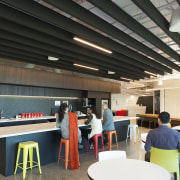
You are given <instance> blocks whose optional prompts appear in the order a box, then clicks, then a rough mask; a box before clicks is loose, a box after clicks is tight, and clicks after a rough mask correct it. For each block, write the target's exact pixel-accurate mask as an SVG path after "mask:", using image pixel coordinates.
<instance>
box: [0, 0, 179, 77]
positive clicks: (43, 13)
mask: <svg viewBox="0 0 180 180" xmlns="http://www.w3.org/2000/svg"><path fill="white" fill-rule="evenodd" d="M42 2H43V3H44V2H46V5H47V3H48V5H52V6H53V7H55V8H56V10H57V9H59V10H60V12H65V13H67V14H69V15H70V16H72V17H73V18H71V19H70V18H68V17H67V16H63V15H62V14H60V13H58V12H56V11H55V10H54V9H53V8H50V6H49V7H47V6H44V5H43V4H40V3H38V2H37V1H33V0H1V2H0V57H1V58H6V59H11V60H16V61H23V62H27V63H33V64H38V65H44V66H48V67H53V68H60V69H65V70H70V71H74V72H79V73H84V74H89V75H95V76H98V77H105V78H110V79H115V80H121V79H120V77H126V78H130V79H134V80H138V79H141V78H144V77H149V76H148V75H147V74H145V73H144V71H150V72H152V73H155V74H160V75H163V74H164V73H165V72H168V73H172V69H175V70H177V71H180V67H179V66H178V65H177V64H175V63H174V62H172V61H170V60H169V59H167V58H165V57H164V56H162V55H160V54H158V53H157V52H155V51H154V50H152V49H151V48H149V47H147V46H146V45H144V44H142V43H141V42H139V41H137V40H136V39H134V38H132V37H131V36H129V35H128V34H126V33H125V32H123V31H121V30H120V29H118V28H116V27H115V26H113V25H112V24H110V23H108V22H107V21H105V20H103V19H101V18H100V17H98V16H96V15H95V14H93V13H92V12H90V11H88V10H87V9H85V8H83V7H82V6H80V5H79V4H78V3H76V2H74V1H71V0H53V1H52V0H43V1H41V3H42ZM88 2H89V3H91V4H93V5H94V6H95V7H97V8H99V9H100V10H102V11H104V12H105V13H106V14H108V15H109V16H111V17H112V18H114V19H116V21H118V22H120V23H121V24H123V25H125V26H126V27H127V28H129V29H130V30H132V31H133V32H135V33H136V34H138V35H139V36H141V37H142V38H144V39H145V40H146V41H148V42H150V43H151V44H153V45H154V46H156V47H157V48H159V49H160V50H162V51H163V52H165V53H166V54H168V55H169V56H170V57H172V58H173V59H174V60H176V61H177V62H180V56H179V54H178V53H177V52H175V51H174V50H173V49H171V48H170V47H169V46H168V45H166V44H165V43H164V42H163V41H162V40H161V39H159V38H158V37H157V36H155V35H154V34H153V33H151V32H150V31H149V30H148V29H146V28H145V27H144V26H142V25H141V24H140V23H138V22H137V21H136V20H135V19H133V18H132V17H131V16H130V15H128V14H127V13H126V12H125V11H123V9H121V8H120V7H118V6H117V5H116V4H114V3H113V2H112V1H110V0H103V1H97V0H88ZM132 2H133V3H134V4H136V5H137V6H138V7H139V8H140V9H141V10H142V11H143V12H144V13H145V14H146V15H147V16H149V17H150V18H151V19H152V20H153V21H154V22H155V23H156V24H157V25H158V26H159V27H161V29H163V31H164V32H166V33H167V35H168V36H169V37H171V38H172V39H173V40H174V41H175V42H176V43H177V44H178V45H179V44H180V35H179V34H178V33H171V32H169V30H168V28H169V22H168V21H167V20H166V19H165V17H163V15H162V14H161V13H160V12H159V11H158V9H157V8H156V7H155V6H154V5H153V4H152V3H151V2H150V1H148V0H147V1H144V0H132ZM85 24H86V25H85ZM87 25H88V26H87ZM92 28H93V29H92ZM95 29H98V30H99V31H98V32H97V31H95ZM102 32H103V33H102ZM74 36H78V37H80V38H82V39H85V40H88V41H90V42H92V43H94V44H97V45H100V46H102V47H104V48H106V49H109V50H112V54H107V53H104V52H101V51H99V50H96V49H94V48H91V47H88V46H86V45H81V44H80V43H78V42H76V41H74V40H73V37H74ZM114 39H116V40H118V41H119V42H122V43H119V42H117V41H115V40H114ZM123 43H125V44H127V45H128V46H125V45H123ZM129 46H130V47H132V48H129ZM140 52H141V53H140ZM48 56H53V57H58V58H59V59H60V60H59V61H56V62H52V61H49V60H48V59H47V57H48ZM152 58H154V59H155V60H152ZM73 63H79V64H82V65H86V66H91V67H95V68H98V69H99V71H93V70H88V69H84V68H80V67H76V66H74V65H73ZM108 71H113V72H115V74H114V75H109V74H108V73H107V72H108Z"/></svg>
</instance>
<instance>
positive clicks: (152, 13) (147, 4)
mask: <svg viewBox="0 0 180 180" xmlns="http://www.w3.org/2000/svg"><path fill="white" fill-rule="evenodd" d="M132 1H133V2H134V3H135V4H136V5H137V6H138V7H139V8H140V9H141V10H142V11H143V12H144V13H145V14H146V15H147V16H148V17H150V18H151V19H152V20H153V21H154V22H155V23H156V24H157V25H158V26H159V27H160V28H161V29H162V30H163V31H164V32H165V33H166V34H167V35H168V36H169V37H171V39H172V40H174V41H175V42H176V43H177V44H179V45H180V35H179V34H178V33H176V32H170V31H169V22H168V21H167V20H166V18H165V17H164V16H163V15H162V14H161V13H160V12H159V10H158V9H157V8H156V7H155V6H154V5H153V4H152V3H151V1H144V0H132ZM179 61H180V56H179Z"/></svg>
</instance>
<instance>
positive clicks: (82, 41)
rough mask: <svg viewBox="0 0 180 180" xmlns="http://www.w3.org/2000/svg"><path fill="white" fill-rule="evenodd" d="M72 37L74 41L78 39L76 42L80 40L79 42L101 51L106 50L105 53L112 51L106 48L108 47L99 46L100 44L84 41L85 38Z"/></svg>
mask: <svg viewBox="0 0 180 180" xmlns="http://www.w3.org/2000/svg"><path fill="white" fill-rule="evenodd" d="M73 39H74V40H76V41H78V42H80V43H83V44H86V45H88V46H91V47H93V48H96V49H99V50H101V51H104V52H106V53H109V54H112V51H110V50H108V49H105V48H103V47H100V46H98V45H95V44H93V43H90V42H88V41H85V40H83V39H80V38H78V37H74V38H73Z"/></svg>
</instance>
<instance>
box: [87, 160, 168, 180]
mask: <svg viewBox="0 0 180 180" xmlns="http://www.w3.org/2000/svg"><path fill="white" fill-rule="evenodd" d="M88 175H89V177H90V178H91V179H94V180H111V179H112V180H119V179H120V180H159V179H163V180H170V179H171V176H170V173H169V172H168V171H167V170H165V169H164V168H162V167H160V166H158V165H156V164H153V163H149V162H146V161H140V160H136V159H113V160H105V161H100V162H96V163H94V164H92V165H91V166H89V168H88Z"/></svg>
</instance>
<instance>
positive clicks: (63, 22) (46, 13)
mask: <svg viewBox="0 0 180 180" xmlns="http://www.w3.org/2000/svg"><path fill="white" fill-rule="evenodd" d="M16 2H18V1H16ZM16 2H13V6H15V7H16V8H19V9H21V10H23V11H25V10H24V9H22V8H24V6H23V3H24V2H26V3H30V4H28V5H27V4H26V5H27V6H25V8H26V11H27V13H28V14H31V15H33V16H36V17H38V16H41V17H39V18H43V20H44V21H47V22H51V24H54V25H56V26H58V27H62V28H65V29H67V30H69V31H73V32H74V33H76V34H77V35H80V36H82V35H83V36H84V37H86V38H88V39H91V40H92V41H94V42H97V43H100V44H103V45H104V46H105V47H111V48H112V49H115V48H116V50H119V51H120V50H123V49H124V50H123V51H124V52H126V54H127V53H128V56H131V57H135V58H136V59H138V58H139V59H138V60H139V61H141V62H144V63H147V58H145V57H143V56H142V55H140V54H138V53H135V52H134V51H132V50H130V49H128V48H125V47H124V46H122V45H121V46H119V45H120V44H118V43H116V42H114V41H112V40H110V39H108V38H105V37H103V36H102V35H100V34H98V33H96V32H94V31H92V30H90V29H88V28H86V27H84V26H82V25H80V24H78V23H75V22H73V21H72V20H70V19H68V18H65V17H63V16H61V15H60V14H57V13H55V12H52V11H51V10H49V9H48V8H45V7H43V6H41V5H39V4H37V3H35V2H31V1H21V3H20V4H21V5H22V7H21V5H20V4H19V3H17V4H16ZM34 3H35V4H34ZM19 6H20V7H19ZM34 6H35V9H34ZM28 7H30V8H28ZM39 12H41V13H39ZM0 16H1V17H4V18H6V19H9V20H12V21H14V22H17V23H23V24H25V25H26V26H29V27H31V28H40V24H41V23H38V24H37V26H36V25H35V24H36V22H34V21H33V22H31V21H29V20H27V17H26V16H25V14H24V15H23V16H22V13H21V14H20V13H18V12H16V13H15V12H14V11H12V9H8V7H5V6H4V5H2V8H1V9H0ZM14 17H16V18H14ZM25 17H26V18H25ZM20 21H21V22H20ZM41 25H42V24H41ZM41 28H42V27H41ZM41 30H42V31H43V32H44V31H46V28H42V29H41ZM48 33H52V32H51V31H49V32H48ZM128 37H129V36H128ZM124 52H123V53H124ZM113 54H115V53H113ZM137 55H138V56H137ZM161 58H162V56H161ZM163 60H164V61H166V60H167V59H166V58H163ZM164 61H163V62H164ZM167 61H168V60H167ZM153 63H155V62H154V61H152V60H150V61H149V65H152V64H153ZM168 63H170V64H169V65H171V67H172V66H173V68H174V69H180V68H179V67H178V66H176V65H175V64H174V63H171V62H170V61H168ZM134 64H136V62H134ZM155 67H156V68H158V69H161V70H163V71H166V72H169V73H171V72H172V71H171V70H170V69H168V68H167V67H165V66H161V65H160V64H158V63H156V66H155Z"/></svg>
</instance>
